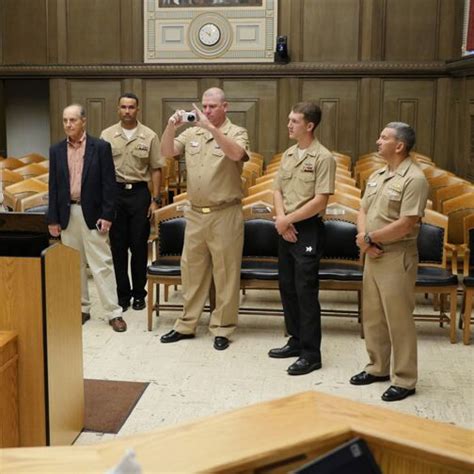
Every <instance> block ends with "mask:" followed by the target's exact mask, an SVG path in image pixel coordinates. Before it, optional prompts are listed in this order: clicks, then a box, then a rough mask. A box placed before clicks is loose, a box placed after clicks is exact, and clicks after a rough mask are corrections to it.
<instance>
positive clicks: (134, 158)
mask: <svg viewBox="0 0 474 474" xmlns="http://www.w3.org/2000/svg"><path fill="white" fill-rule="evenodd" d="M100 138H102V139H103V140H106V141H108V142H109V143H110V145H111V147H112V156H113V158H114V165H115V173H116V176H117V181H119V182H121V183H137V182H139V181H147V182H148V181H150V180H151V174H150V169H158V168H162V167H163V166H165V161H164V159H162V158H161V156H160V140H159V138H158V135H157V134H156V133H155V132H154V131H153V130H151V129H150V128H148V127H145V125H143V124H142V123H140V122H138V126H137V129H136V131H135V133H134V135H133V136H132V137H131V138H130V140H129V139H128V138H127V137H126V136H125V134H124V133H123V131H122V127H121V125H120V122H119V123H117V124H115V125H112V126H111V127H109V128H107V129H105V130H104V131H103V132H102V133H101V135H100Z"/></svg>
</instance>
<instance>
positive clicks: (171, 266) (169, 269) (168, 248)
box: [147, 202, 186, 331]
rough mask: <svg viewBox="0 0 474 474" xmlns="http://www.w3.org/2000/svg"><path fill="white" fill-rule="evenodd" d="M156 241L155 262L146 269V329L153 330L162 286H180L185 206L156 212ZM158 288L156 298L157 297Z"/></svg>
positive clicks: (170, 206)
mask: <svg viewBox="0 0 474 474" xmlns="http://www.w3.org/2000/svg"><path fill="white" fill-rule="evenodd" d="M153 217H154V227H155V234H156V239H155V240H154V242H153V244H154V247H155V259H154V260H153V262H152V263H151V265H148V269H147V291H148V301H147V328H148V331H151V330H152V328H153V311H156V315H157V316H159V315H160V309H161V308H163V306H164V305H162V304H161V303H160V285H164V286H165V287H167V286H168V287H169V286H170V285H180V284H181V268H180V261H181V253H182V250H183V245H184V231H185V228H186V220H185V218H184V214H183V210H182V204H181V203H179V202H177V203H173V204H170V205H168V206H165V207H162V208H161V209H158V210H156V211H155V212H154V213H153ZM155 288H156V298H155V297H154V294H155Z"/></svg>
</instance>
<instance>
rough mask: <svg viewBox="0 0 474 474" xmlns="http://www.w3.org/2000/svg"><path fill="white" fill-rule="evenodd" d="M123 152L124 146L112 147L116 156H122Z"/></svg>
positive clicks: (113, 154)
mask: <svg viewBox="0 0 474 474" xmlns="http://www.w3.org/2000/svg"><path fill="white" fill-rule="evenodd" d="M122 153H123V148H114V147H112V156H113V157H114V158H116V157H118V156H120V155H121V154H122Z"/></svg>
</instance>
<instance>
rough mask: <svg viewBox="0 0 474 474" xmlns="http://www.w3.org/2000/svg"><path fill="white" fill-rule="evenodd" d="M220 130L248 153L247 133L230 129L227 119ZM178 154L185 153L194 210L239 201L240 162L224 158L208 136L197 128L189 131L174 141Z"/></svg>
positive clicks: (234, 128) (239, 129)
mask: <svg viewBox="0 0 474 474" xmlns="http://www.w3.org/2000/svg"><path fill="white" fill-rule="evenodd" d="M220 130H221V131H222V133H224V134H225V135H227V136H228V137H229V138H231V139H233V140H234V141H235V142H236V143H238V144H239V145H240V146H241V147H242V148H243V149H244V150H248V149H249V139H248V134H247V130H245V128H242V127H238V126H237V125H234V124H233V123H232V122H231V121H230V120H229V119H226V121H225V122H224V123H223V124H222V125H221V127H220ZM174 145H175V147H176V148H177V149H178V150H179V153H183V151H184V152H185V157H186V173H187V193H188V197H189V200H190V201H191V203H192V204H193V205H195V206H203V207H206V206H217V205H220V204H223V203H226V202H231V201H234V200H239V199H242V181H241V179H240V175H241V173H242V161H233V160H231V159H230V158H227V157H226V155H224V152H223V151H222V150H221V148H220V146H219V145H218V144H217V142H216V141H215V140H214V137H213V136H212V134H211V133H210V132H208V131H207V130H205V129H204V128H201V127H191V128H188V129H186V130H184V132H182V133H181V134H180V135H178V136H177V137H176V138H175V140H174Z"/></svg>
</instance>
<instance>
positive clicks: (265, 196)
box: [242, 189, 273, 207]
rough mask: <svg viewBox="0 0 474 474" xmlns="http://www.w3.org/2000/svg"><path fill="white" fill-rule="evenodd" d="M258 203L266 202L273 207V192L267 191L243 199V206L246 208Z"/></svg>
mask: <svg viewBox="0 0 474 474" xmlns="http://www.w3.org/2000/svg"><path fill="white" fill-rule="evenodd" d="M258 202H265V203H267V204H270V205H271V206H273V191H272V190H271V189H266V190H264V191H260V192H258V193H255V194H250V195H249V196H246V197H244V198H243V199H242V206H243V207H245V206H247V205H249V204H256V203H258Z"/></svg>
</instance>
